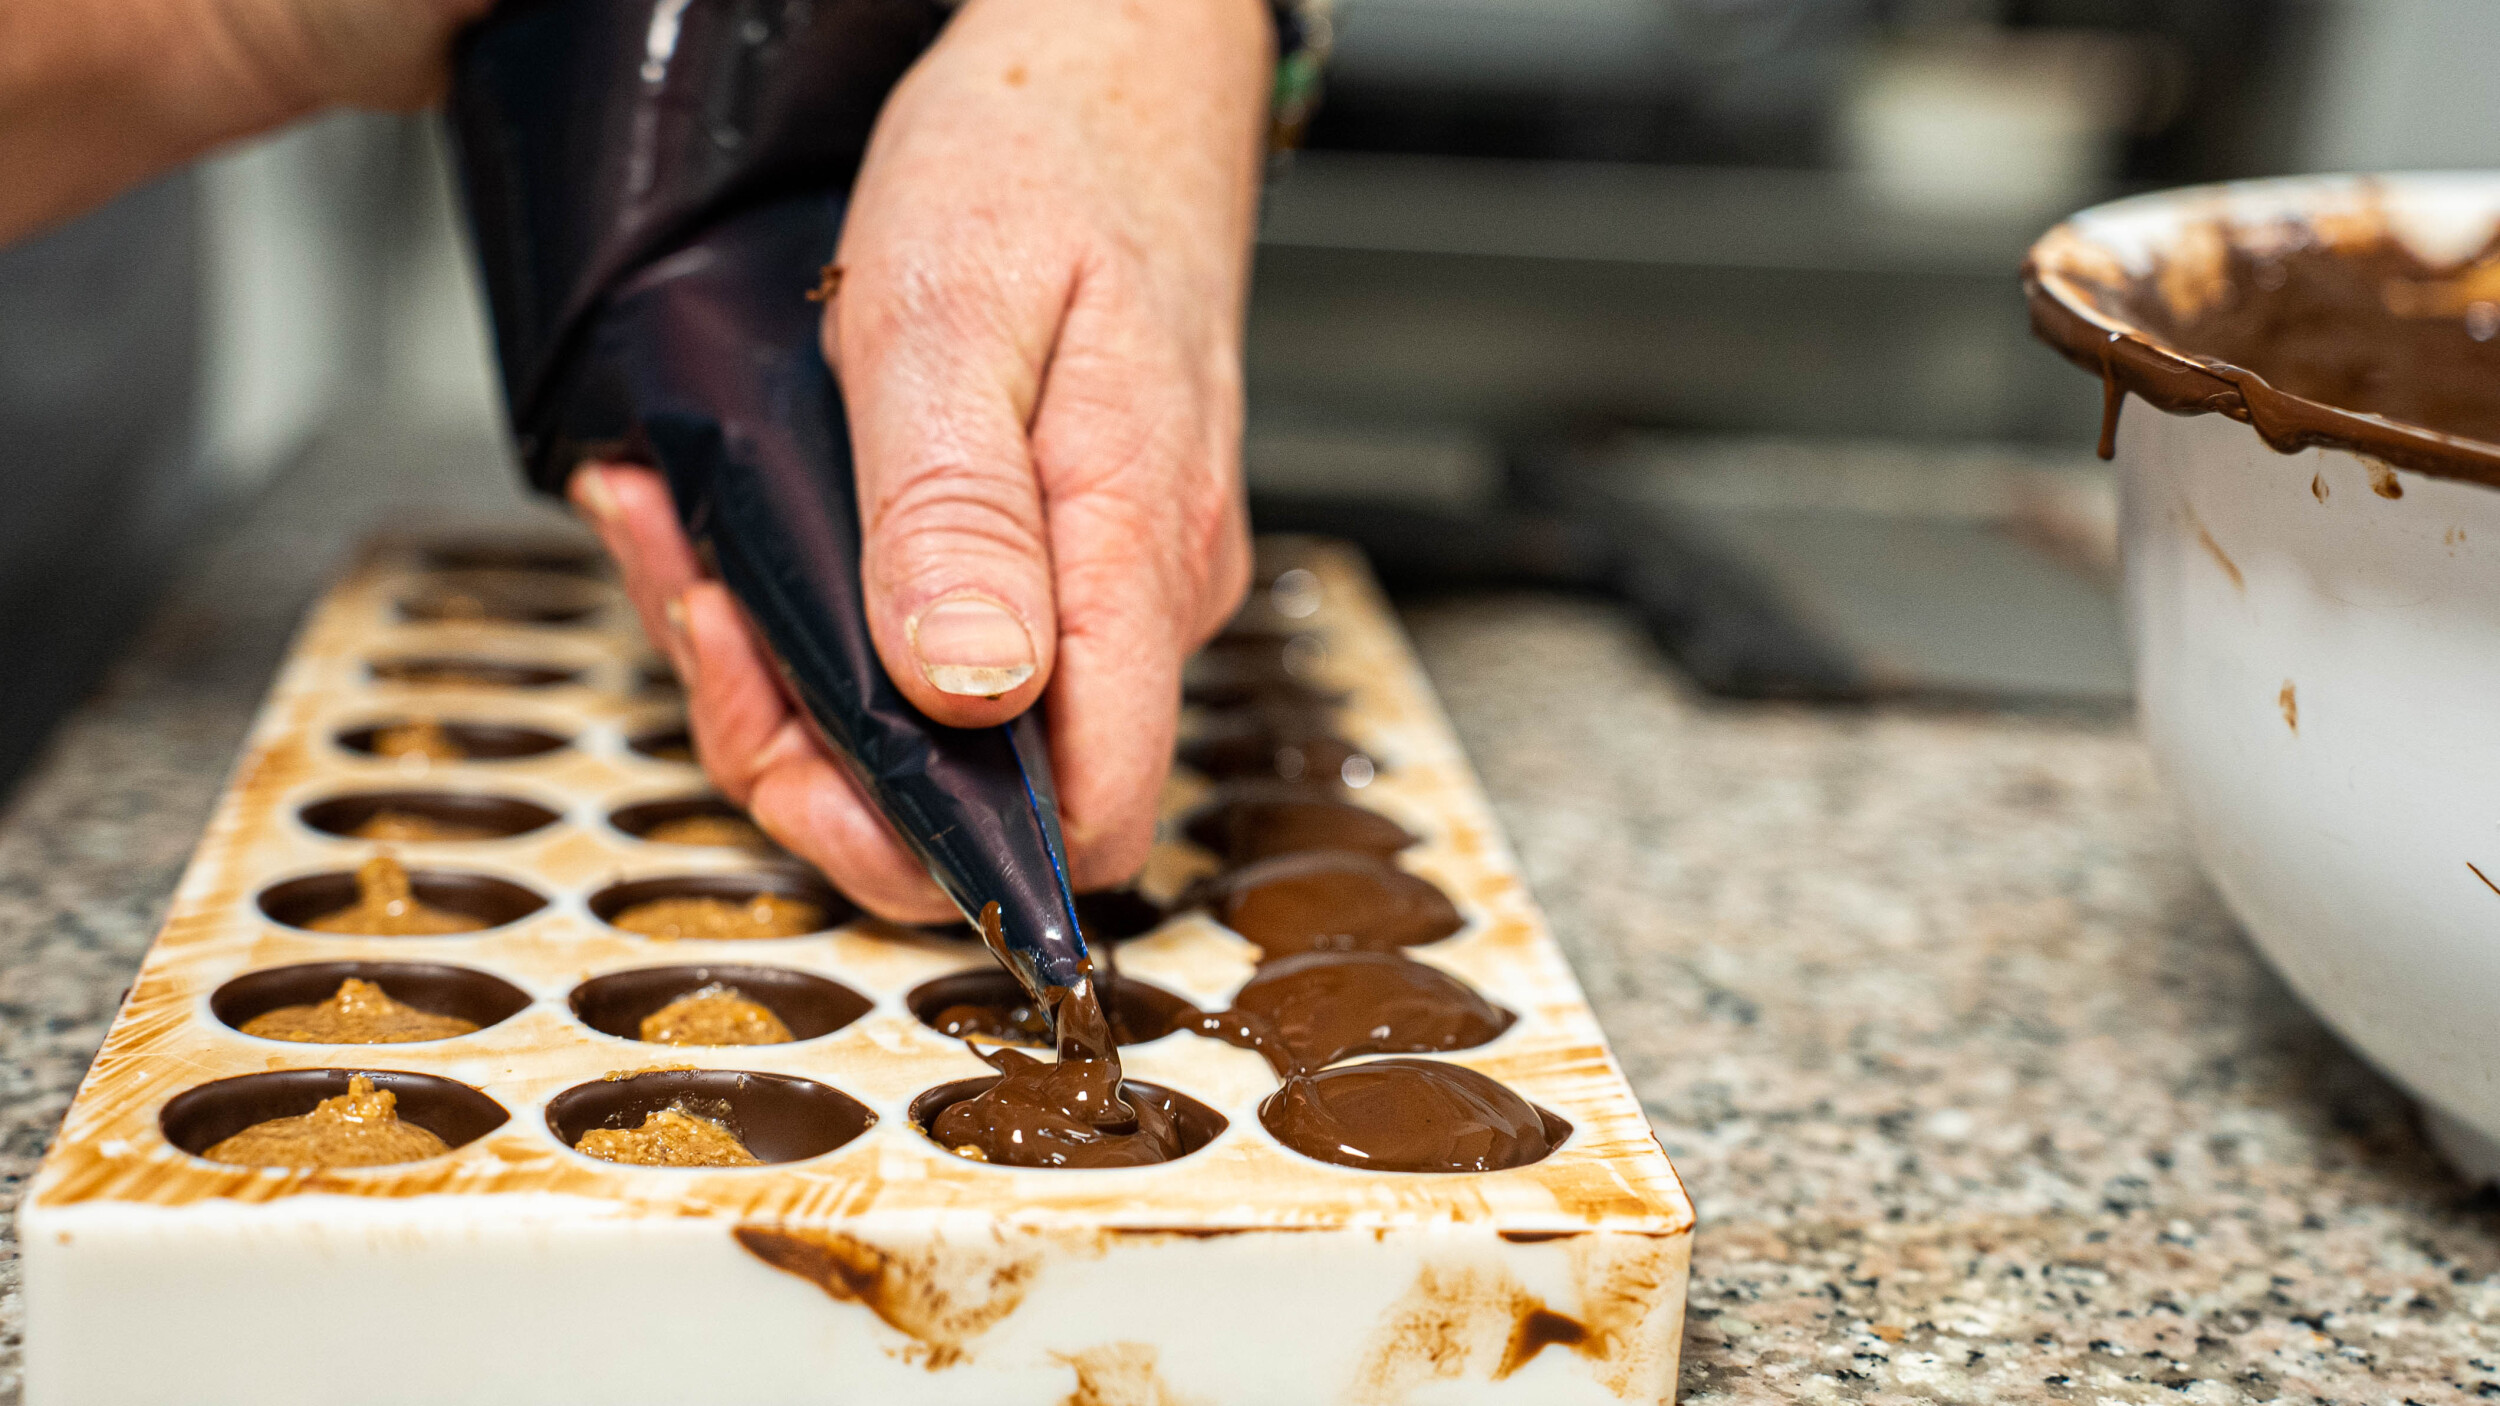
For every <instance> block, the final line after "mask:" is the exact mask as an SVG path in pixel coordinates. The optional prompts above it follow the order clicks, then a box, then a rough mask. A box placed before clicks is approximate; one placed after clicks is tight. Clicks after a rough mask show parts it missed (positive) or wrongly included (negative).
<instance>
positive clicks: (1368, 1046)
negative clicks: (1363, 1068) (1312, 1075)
mask: <svg viewBox="0 0 2500 1406" xmlns="http://www.w3.org/2000/svg"><path fill="white" fill-rule="evenodd" d="M1232 1008H1233V1012H1234V1013H1235V1014H1238V1015H1243V1016H1248V1017H1249V1018H1250V1019H1251V1020H1252V1021H1254V1022H1257V1023H1258V1024H1259V1025H1261V1026H1263V1028H1264V1030H1265V1031H1266V1032H1268V1033H1269V1035H1270V1038H1272V1039H1274V1040H1275V1041H1277V1042H1278V1043H1279V1044H1280V1045H1281V1046H1282V1047H1283V1050H1284V1052H1285V1054H1286V1055H1287V1056H1288V1058H1289V1059H1290V1061H1291V1063H1292V1064H1293V1065H1295V1066H1299V1067H1301V1068H1304V1069H1316V1068H1318V1067H1320V1066H1321V1065H1324V1064H1334V1063H1336V1062H1337V1061H1338V1060H1341V1059H1350V1058H1352V1057H1354V1056H1355V1055H1363V1054H1434V1053H1443V1052H1447V1051H1450V1050H1464V1049H1471V1048H1473V1047H1475V1046H1477V1045H1481V1044H1483V1043H1485V1042H1486V1041H1488V1040H1491V1039H1492V1038H1493V1037H1495V1036H1497V1035H1499V1034H1501V1033H1502V1032H1503V1031H1505V1030H1507V1029H1509V1028H1510V1026H1511V1022H1512V1021H1514V1020H1516V1019H1517V1018H1518V1017H1516V1016H1514V1015H1512V1014H1511V1013H1510V1012H1509V1011H1506V1010H1503V1009H1502V1008H1501V1007H1499V1006H1497V1005H1494V1004H1493V1003H1492V1002H1490V1001H1487V1000H1486V999H1484V997H1482V996H1480V995H1478V994H1477V993H1476V990H1475V988H1474V987H1472V986H1469V985H1468V984H1467V983H1466V982H1463V981H1461V980H1459V979H1458V978H1457V977H1454V976H1451V975H1449V974H1448V973H1447V972H1444V971H1441V970H1439V969H1438V968H1435V967H1429V966H1426V965H1424V964H1423V963H1421V962H1418V961H1414V960H1412V959H1410V958H1407V957H1403V956H1400V955H1398V954H1397V953H1394V952H1306V953H1303V954H1302V955H1300V956H1296V957H1286V958H1282V959H1280V960H1278V961H1273V962H1269V963H1268V964H1266V965H1265V966H1262V967H1260V968H1259V970H1258V971H1257V973H1256V974H1254V975H1253V976H1252V977H1251V978H1250V980H1249V981H1247V982H1245V983H1243V985H1242V988H1241V990H1240V991H1239V992H1238V993H1237V994H1236V995H1235V996H1234V997H1233V1007H1232Z"/></svg>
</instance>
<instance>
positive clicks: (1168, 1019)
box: [903, 967, 1198, 1049]
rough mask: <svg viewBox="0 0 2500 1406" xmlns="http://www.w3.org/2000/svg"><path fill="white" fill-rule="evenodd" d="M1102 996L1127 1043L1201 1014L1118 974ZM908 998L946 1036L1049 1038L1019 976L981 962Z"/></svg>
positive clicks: (1041, 1043)
mask: <svg viewBox="0 0 2500 1406" xmlns="http://www.w3.org/2000/svg"><path fill="white" fill-rule="evenodd" d="M1103 997H1104V1000H1103V1003H1102V1005H1103V1014H1104V1015H1106V1016H1108V1017H1110V1019H1111V1034H1112V1038H1114V1039H1116V1040H1118V1041H1119V1042H1120V1043H1121V1044H1123V1045H1142V1044H1144V1043H1145V1042H1147V1041H1148V1040H1153V1039H1158V1038H1160V1037H1162V1036H1165V1035H1168V1034H1170V1033H1172V1032H1173V1031H1175V1030H1178V1029H1180V1028H1181V1027H1182V1026H1183V1025H1186V1024H1188V1023H1189V1022H1190V1021H1192V1020H1193V1019H1195V1018H1196V1016H1197V1014H1198V1013H1197V1011H1196V1009H1195V1008H1193V1007H1192V1006H1191V1005H1190V1004H1189V1003H1188V1002H1187V1001H1184V1000H1182V999H1181V998H1180V997H1178V996H1175V995H1173V994H1172V993H1171V992H1169V991H1165V990H1162V989H1161V988H1159V987H1153V986H1148V985H1147V984H1146V983H1144V982H1142V981H1131V980H1129V979H1127V978H1125V977H1121V976H1117V975H1106V976H1105V977H1104V978H1103ZM903 1000H904V1003H905V1004H906V1005H908V1006H910V1007H911V1013H912V1014H913V1015H915V1016H918V1017H919V1018H920V1023H921V1024H923V1025H925V1026H927V1027H929V1028H930V1029H931V1030H934V1031H936V1032H938V1033H939V1034H941V1035H952V1036H954V1037H956V1038H957V1039H967V1040H978V1041H980V1042H981V1043H983V1044H985V1045H1024V1046H1028V1047H1030V1048H1034V1049H1041V1048H1045V1047H1047V1046H1048V1045H1049V1043H1050V1022H1049V1020H1048V1018H1047V1017H1045V1016H1044V1015H1043V1013H1042V1011H1041V1009H1040V1008H1039V1007H1037V1006H1035V1005H1034V1004H1033V1001H1032V999H1031V998H1030V997H1028V996H1026V995H1025V993H1024V988H1023V987H1021V986H1019V985H1017V984H1016V979H1015V978H1014V977H1012V976H1010V975H1008V974H1007V973H1006V972H1005V971H1003V970H1001V969H999V968H997V967H977V968H974V969H972V970H970V971H960V972H955V973H953V974H952V975H948V976H941V977H939V978H937V979H936V980H934V981H924V982H922V983H921V984H920V985H918V986H916V987H913V988H912V993H911V994H910V995H909V996H906V997H904V998H903Z"/></svg>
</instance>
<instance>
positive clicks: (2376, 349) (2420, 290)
mask: <svg viewBox="0 0 2500 1406" xmlns="http://www.w3.org/2000/svg"><path fill="white" fill-rule="evenodd" d="M2022 278H2023V291H2024V297H2025V300H2026V301H2027V302H2028V304H2029V305H2030V311H2031V326H2032V330H2033V332H2034V333H2036V334H2037V335H2038V336H2039V337H2040V339H2041V340H2043V341H2045V342H2047V343H2048V344H2049V345H2050V346H2052V347H2054V348H2056V349H2057V350H2058V351H2059V352H2060V353H2062V354H2063V355H2064V356H2065V357H2066V359H2067V360H2069V361H2071V362H2073V363H2075V364H2076V365H2077V366H2080V367H2082V368H2083V369H2084V370H2087V371H2090V372H2093V373H2094V374H2095V375H2097V376H2099V377H2100V378H2101V384H2102V428H2101V442H2100V453H2101V457H2102V458H2104V459H2106V458H2109V457H2111V456H2112V454H2113V452H2114V450H2115V447H2116V430H2117V425H2118V417H2119V411H2120V408H2121V406H2122V405H2123V404H2124V402H2125V399H2126V397H2127V396H2129V395H2133V396H2136V397H2137V398H2139V399H2141V400H2143V401H2144V402H2145V403H2146V404H2148V405H2151V406H2153V407H2154V408H2156V409H2159V410H2164V411H2168V412H2170V413H2173V414H2186V415H2194V414H2220V415H2226V416H2229V417H2230V418H2232V419H2234V420H2238V421H2241V422H2242V423H2244V424H2247V425H2248V426H2250V427H2251V428H2253V429H2255V430H2256V431H2257V433H2258V435H2259V437H2261V438H2262V439H2264V440H2265V442H2266V443H2267V444H2268V445H2270V446H2272V447H2273V448H2274V449H2276V450H2278V451H2280V452H2282V453H2285V454H2289V453H2293V452H2295V451H2297V450H2301V449H2307V448H2313V447H2323V448H2333V449H2342V450H2348V451H2350V452H2352V453H2354V454H2357V455H2359V456H2361V457H2363V458H2364V459H2367V460H2372V461H2377V462H2373V463H2372V464H2371V487H2372V489H2373V491H2375V492H2377V493H2378V494H2379V496H2381V497H2385V498H2394V497H2399V496H2401V495H2402V493H2403V491H2404V489H2403V485H2402V484H2400V483H2398V482H2397V481H2396V479H2395V475H2394V473H2393V469H2394V468H2406V469H2413V470H2416V471H2418V472H2421V473H2425V474H2431V475H2434V476H2436V477H2442V478H2454V479H2462V480H2466V481H2468V482H2474V483H2482V484H2486V485H2494V486H2500V340H2495V339H2494V338H2493V336H2492V334H2491V333H2492V329H2493V328H2494V327H2496V326H2500V240H2495V241H2494V242H2493V243H2491V244H2489V245H2486V246H2485V247H2484V249H2483V250H2482V251H2481V252H2479V253H2477V254H2476V255H2475V256H2473V257H2472V258H2470V259H2467V260H2465V261H2464V262H2462V263H2459V264H2454V265H2445V266H2437V265H2432V264H2429V263H2426V262H2424V261H2423V260H2422V258H2421V257H2420V256H2419V255H2417V254H2415V253H2414V252H2413V251H2412V250H2411V249H2410V248H2408V247H2407V246H2406V245H2405V244H2404V242H2403V241H2402V240H2400V239H2398V238H2397V237H2396V236H2395V235H2394V234H2393V233H2391V232H2390V231H2389V229H2388V228H2387V225H2386V221H2385V219H2384V217H2383V216H2381V215H2379V214H2377V213H2376V212H2374V211H2372V212H2364V213H2362V214H2360V215H2339V216H2332V217H2321V218H2320V219H2318V220H2316V221H2312V222H2300V221H2291V222H2277V223H2271V224H2263V225H2247V226H2240V225H2226V224H2222V223H2218V222H2217V223H2210V224H2207V225H2203V226H2194V227H2191V228H2189V229H2188V230H2186V231H2183V232H2182V234H2181V236H2180V237H2179V239H2178V240H2177V241H2176V242H2175V245H2174V247H2173V248H2172V249H2170V250H2169V251H2168V252H2167V253H2166V255H2165V256H2164V258H2163V259H2162V260H2161V261H2160V262H2159V263H2157V264H2156V265H2155V266H2154V267H2152V268H2151V269H2149V270H2131V269H2128V268H2126V267H2125V266H2123V265H2122V264H2120V263H2119V261H2118V260H2117V259H2116V258H2115V257H2113V256H2112V255H2111V254H2109V253H2108V251H2106V250H2105V249H2102V248H2100V247H2099V246H2097V245H2094V244H2093V243H2091V242H2090V241H2089V240H2087V239H2086V238H2085V237H2084V236H2083V235H2081V234H2080V233H2078V232H2076V231H2075V229H2074V228H2072V227H2071V226H2065V225H2061V226H2059V227H2058V228H2056V229H2053V230H2051V231H2050V232H2049V233H2048V234H2047V235H2045V236H2043V237H2042V238H2041V240H2040V242H2039V243H2038V244H2037V245H2035V246H2034V247H2033V250H2032V254H2031V257H2030V258H2029V259H2027V260H2025V262H2024V265H2023V275H2022ZM2320 497H2321V499H2323V497H2324V495H2323V493H2321V494H2320Z"/></svg>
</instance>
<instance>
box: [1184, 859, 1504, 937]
mask: <svg viewBox="0 0 2500 1406" xmlns="http://www.w3.org/2000/svg"><path fill="white" fill-rule="evenodd" d="M1192 896H1193V898H1195V899H1196V901H1198V902H1200V903H1203V904H1204V905H1205V906H1206V908H1207V910H1208V911H1209V912H1210V913H1212V914H1213V915H1214V917H1215V920H1216V921H1217V922H1219V923H1222V924H1223V925H1224V926H1226V927H1228V928H1231V929H1232V930H1233V931H1234V932H1237V933H1239V934H1241V935H1242V936H1243V937H1245V938H1248V939H1249V940H1250V942H1251V943H1252V944H1253V945H1255V946H1256V947H1257V948H1258V949H1259V950H1260V952H1261V953H1263V954H1264V955H1265V957H1266V958H1268V959H1270V960H1273V959H1275V958H1278V957H1288V956H1292V955H1293V954H1295V953H1297V952H1347V951H1371V952H1378V951H1386V950H1388V949H1391V948H1397V947H1417V946H1421V945H1422V944H1424V943H1427V942H1438V941H1440V940H1441V939H1442V938H1445V937H1448V936H1449V935H1450V934H1452V933H1454V932H1457V931H1458V930H1459V929H1460V928H1462V927H1464V926H1466V919H1465V918H1464V917H1462V916H1460V914H1459V911H1458V907H1457V905H1455V904H1453V903H1451V902H1450V898H1449V895H1448V894H1445V893H1443V892H1441V890H1440V889H1439V888H1438V887H1436V886H1434V884H1433V883H1432V881H1431V880H1429V879H1424V878H1420V877H1418V876H1416V875H1413V874H1409V873H1407V872H1406V871H1405V870H1403V869H1399V868H1396V867H1395V866H1393V865H1390V864H1387V863H1384V862H1382V861H1380V860H1378V859H1374V858H1373V857H1371V856H1370V855H1367V854H1346V853H1342V852H1338V851H1332V850H1310V851H1305V852H1303V853H1300V854H1280V855H1277V856H1276V857H1274V858H1272V859H1262V860H1259V861H1258V862H1256V863H1254V864H1246V865H1243V866H1242V867H1241V868H1239V869H1235V870H1232V871H1230V872H1228V873H1225V874H1221V875H1218V876H1217V877H1215V878H1212V879H1208V880H1205V881H1202V882H1201V883H1200V884H1198V885H1197V886H1196V887H1195V888H1194V889H1193V891H1192Z"/></svg>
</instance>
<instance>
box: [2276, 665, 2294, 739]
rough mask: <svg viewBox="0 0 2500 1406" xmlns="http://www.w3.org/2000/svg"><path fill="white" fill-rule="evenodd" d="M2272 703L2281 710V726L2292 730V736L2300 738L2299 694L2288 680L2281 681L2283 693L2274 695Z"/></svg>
mask: <svg viewBox="0 0 2500 1406" xmlns="http://www.w3.org/2000/svg"><path fill="white" fill-rule="evenodd" d="M2274 701H2275V704H2276V706H2278V707H2280V708H2281V709H2282V710H2283V725H2284V726H2285V727H2288V728H2290V729H2291V730H2292V736H2294V737H2298V736H2300V693H2299V691H2298V690H2297V689H2294V688H2293V687H2292V681H2291V680H2290V679H2285V680H2284V681H2283V691H2282V692H2281V693H2278V694H2276V695H2274Z"/></svg>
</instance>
